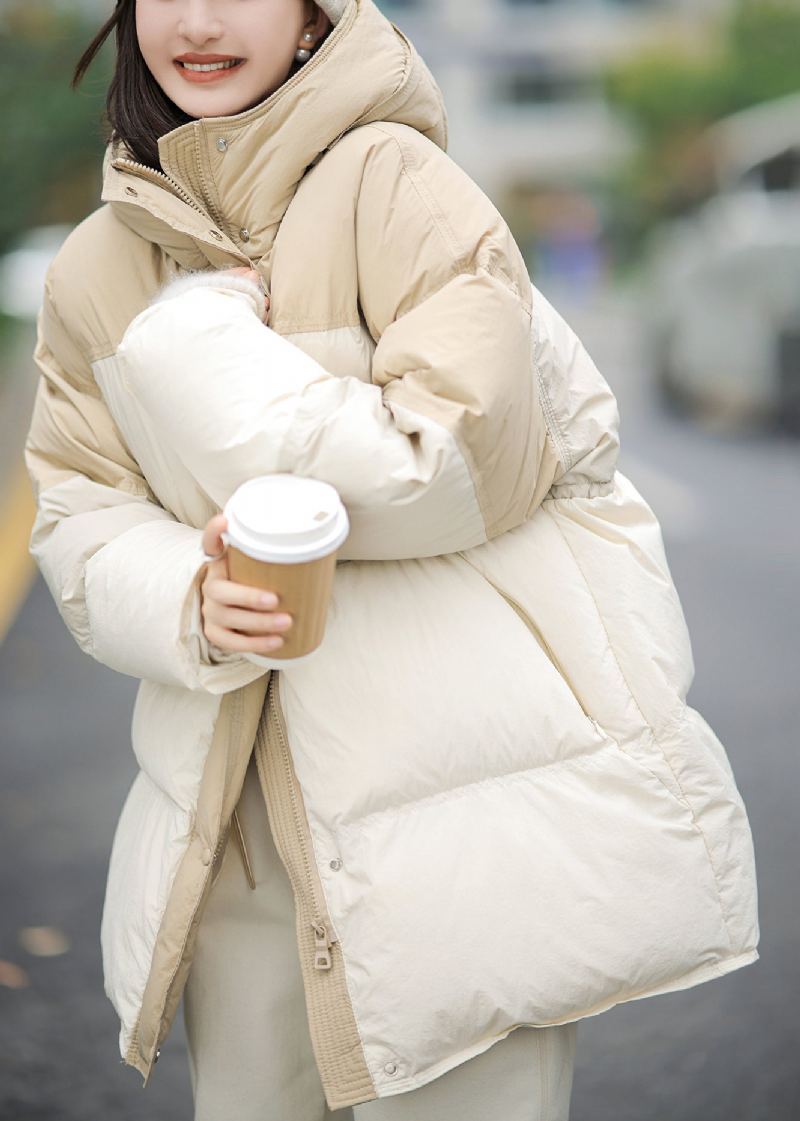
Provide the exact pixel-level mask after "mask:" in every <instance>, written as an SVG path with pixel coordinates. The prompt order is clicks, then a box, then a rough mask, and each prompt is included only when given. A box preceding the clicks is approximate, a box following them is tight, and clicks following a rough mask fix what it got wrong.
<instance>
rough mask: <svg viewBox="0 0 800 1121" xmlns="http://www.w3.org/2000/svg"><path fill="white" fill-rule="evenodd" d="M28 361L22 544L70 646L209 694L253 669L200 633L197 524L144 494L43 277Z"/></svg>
mask: <svg viewBox="0 0 800 1121" xmlns="http://www.w3.org/2000/svg"><path fill="white" fill-rule="evenodd" d="M34 358H35V361H36V364H37V366H38V368H39V370H40V372H41V376H40V378H39V384H38V386H37V393H36V398H35V403H34V407H33V415H32V419H31V423H30V428H29V431H28V434H27V438H26V442H25V452H24V454H25V463H26V467H27V470H28V474H29V476H30V479H31V483H32V486H33V491H34V496H35V499H36V517H35V520H34V525H33V529H32V532H31V537H30V543H29V549H30V552H31V554H32V556H33V557H34V559H35V560H36V563H37V564H38V566H39V569H40V570H41V572H42V575H43V577H44V579H45V582H46V583H47V586H48V588H49V589H50V592H51V594H52V596H53V598H54V600H55V603H56V606H57V607H58V609H59V612H60V614H61V617H62V618H63V620H64V622H65V623H66V625H67V627H68V629H69V631H70V632H71V634H72V635H73V637H74V638H75V641H76V642H77V643H78V645H79V646H80V648H81V649H82V650H83V651H84V652H85V653H87V654H89V655H91V656H92V657H93V658H95V659H96V660H97V661H99V662H102V663H103V664H104V665H106V666H109V667H110V668H111V669H114V670H118V671H119V672H120V673H125V674H130V675H131V676H133V677H137V678H140V679H147V680H150V681H157V682H161V683H163V684H166V685H179V686H184V687H185V688H188V689H194V690H204V691H206V692H209V693H225V692H228V691H230V690H232V689H235V688H238V687H239V686H241V685H245V684H247V683H248V682H249V681H252V680H253V679H255V678H256V677H258V676H259V675H260V674H262V673H264V669H263V667H258V666H256V665H255V664H254V663H252V662H250V661H249V660H247V659H246V658H245V657H244V656H243V655H241V654H238V653H233V652H231V651H225V650H222V649H221V648H217V647H215V646H214V645H213V644H210V643H209V642H208V640H207V639H206V637H205V635H204V633H203V627H202V618H201V613H200V584H201V582H202V578H203V575H204V573H205V565H206V562H205V560H204V554H203V551H202V545H201V537H202V531H201V530H198V529H194V528H192V527H190V526H187V525H184V524H182V523H181V522H179V521H177V520H176V519H175V518H174V517H173V516H172V515H171V514H170V513H168V512H167V511H166V510H165V509H164V508H163V507H162V506H161V505H160V504H159V503H158V502H157V501H155V498H154V495H153V493H152V491H151V490H150V488H149V486H148V484H147V483H146V481H145V479H144V478H143V476H142V474H141V472H140V470H139V468H138V465H137V464H136V462H135V461H134V460H133V459H132V458H131V455H130V453H129V451H128V450H127V448H126V447H125V446H124V444H123V442H122V440H121V437H120V435H119V432H118V430H117V429H116V427H115V425H114V422H113V420H112V418H111V417H110V415H109V413H108V411H107V409H106V407H105V405H104V403H103V401H102V398H101V396H100V394H99V391H98V389H97V386H96V385H95V383H94V381H93V379H92V374H91V368H90V367H89V365H88V364H87V363H86V362H85V360H84V359H83V357H82V356H81V354H80V352H79V349H78V348H77V347H76V346H75V345H74V343H73V342H72V340H71V339H70V337H69V334H68V332H67V331H66V328H65V327H64V324H63V323H61V321H60V320H59V318H58V315H57V314H56V312H55V309H54V306H53V301H52V295H51V290H50V275H48V282H47V285H46V289H45V300H44V305H43V308H42V311H41V312H40V315H39V321H38V332H37V343H36V350H35V353H34Z"/></svg>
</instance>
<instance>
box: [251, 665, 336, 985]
mask: <svg viewBox="0 0 800 1121" xmlns="http://www.w3.org/2000/svg"><path fill="white" fill-rule="evenodd" d="M279 672H280V671H279V670H275V669H273V670H272V672H271V676H270V682H269V685H268V687H267V697H266V702H265V703H266V705H267V720H268V721H269V722H270V723H271V725H272V729H273V732H274V739H273V742H274V743H276V744H277V747H278V754H279V763H280V772H281V775H282V778H283V782H284V791H285V793H286V794H287V795H288V798H289V804H290V806H291V811H292V819H293V824H294V830H293V836H291V837H289V836H284V837H283V840H284V841H287V842H289V844H288V845H287V850H288V849H289V848H294V849H296V850H298V851H299V860H298V859H296V856H295V852H293V851H286V852H285V853H284V855H285V856H286V857H287V859H288V862H289V863H288V867H287V871H288V872H289V874H290V876H291V877H292V878H293V879H294V881H295V883H296V884H297V886H298V888H299V889H300V892H301V899H302V900H303V902H304V903H305V905H306V907H307V909H308V911H310V913H311V919H310V922H311V927H312V929H313V931H314V969H317V970H329V969H331V968H332V965H333V960H332V956H331V947H332V945H333V943H334V942H337V941H338V938H337V937H336V935H335V934H334V933H333V931H332V930H331V922H330V919H329V918H328V916H327V914H326V910H325V906H324V904H323V902H322V899H321V888H320V885H319V883H318V874H317V873H316V865H315V864H314V862H313V857H312V856H311V854H310V852H309V849H308V842H307V839H306V834H305V829H304V825H305V823H306V819H305V814H304V812H303V810H302V808H301V806H300V802H299V794H298V789H297V779H296V777H295V775H294V768H293V765H292V756H291V752H290V750H289V745H288V743H287V740H286V735H285V732H284V728H283V721H282V720H281V718H280V715H279V713H278V711H277V705H278V703H279V702H278V697H277V689H278V685H277V674H278V673H279ZM273 689H274V690H275V693H276V695H275V697H274V698H273V696H272V690H273ZM268 747H269V741H267V745H265V750H268ZM264 786H265V789H268V788H269V784H268V783H266V782H265V783H264Z"/></svg>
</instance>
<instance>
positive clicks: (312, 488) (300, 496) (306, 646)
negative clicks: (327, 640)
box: [222, 474, 350, 669]
mask: <svg viewBox="0 0 800 1121" xmlns="http://www.w3.org/2000/svg"><path fill="white" fill-rule="evenodd" d="M223 513H224V515H225V517H226V518H227V520H228V528H227V530H226V531H225V532H224V533H223V534H222V540H223V541H224V542H225V544H226V546H227V557H228V572H229V574H230V578H231V580H235V581H236V582H237V583H240V584H249V585H251V586H254V587H258V588H266V589H268V590H269V591H271V592H275V593H276V595H277V596H278V606H277V607H276V608H274V610H275V611H287V612H288V613H289V614H290V615H291V616H292V620H293V622H292V625H291V627H290V628H289V630H288V631H281V632H276V633H280V635H281V637H282V638H283V646H281V647H279V648H278V649H277V650H275V651H274V653H272V654H270V655H269V657H266V656H264V655H262V654H253V653H247V654H245V655H244V656H245V657H246V658H248V659H249V660H250V661H251V662H256V663H257V664H258V665H263V666H268V667H270V668H278V669H279V668H281V667H282V666H287V665H295V664H297V663H298V662H302V661H305V660H306V659H307V658H309V657H311V656H312V655H313V653H314V651H315V650H316V649H317V647H318V646H319V645H320V643H321V642H322V639H323V636H324V634H325V621H326V619H327V614H328V604H329V603H330V598H331V589H332V587H333V576H334V572H335V570H336V554H337V551H338V549H339V547H340V545H341V544H342V543H343V542H344V540H345V539H346V537H347V535H348V533H349V532H350V523H349V519H348V517H347V511H346V509H345V507H344V504H343V503H342V500H341V498H340V497H339V493H338V491H337V490H336V488H335V487H333V486H331V485H330V483H323V482H321V481H320V480H319V479H309V478H305V477H303V476H301V475H290V474H274V475H259V476H257V477H256V478H254V479H250V480H248V482H246V483H243V484H242V485H241V486H240V487H239V488H238V490H236V491H235V492H234V493H233V494H232V495H231V497H230V498H229V499H228V501H227V502H226V504H225V508H224V510H223Z"/></svg>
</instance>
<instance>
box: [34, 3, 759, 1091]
mask: <svg viewBox="0 0 800 1121" xmlns="http://www.w3.org/2000/svg"><path fill="white" fill-rule="evenodd" d="M312 62H313V66H312ZM312 62H310V63H309V64H307V65H308V67H309V69H308V71H307V72H303V71H301V72H300V73H299V74H298V75H297V76H296V78H295V79H293V82H291V83H287V85H286V88H285V89H282V90H279V91H277V93H276V94H275V95H273V96H272V97H271V98H270V99H268V100H267V101H266V102H265V103H263V105H261V106H258V107H256V108H255V109H254V110H250V111H248V112H247V113H245V114H241V115H239V116H237V117H232V118H222V119H219V120H217V119H209V120H203V121H199V122H193V123H191V124H189V125H186V126H183V127H182V128H180V129H178V130H175V132H174V133H172V134H169V135H168V136H167V137H165V138H162V141H161V143H160V148H161V154H162V164H163V166H164V167H165V169H166V171H167V176H166V177H159V176H157V175H155V174H153V173H151V172H148V170H147V169H144V168H141V167H137V166H136V165H134V164H132V163H131V161H130V160H129V159H128V158H127V157H126V156H125V153H124V152H123V151H120V150H119V149H116V148H114V147H113V146H112V148H110V150H109V153H108V156H107V160H106V168H105V183H104V199H105V200H106V202H107V205H106V206H104V207H102V208H101V209H100V210H98V211H97V212H96V213H95V214H94V215H92V216H90V217H89V218H88V219H87V220H86V221H85V222H84V223H82V225H81V226H80V227H78V229H77V230H76V231H75V232H74V233H73V234H72V235H71V237H70V238H69V239H68V241H67V243H66V244H65V246H64V248H63V249H62V251H61V252H60V254H59V256H58V258H57V260H56V261H55V262H54V265H53V267H52V269H51V271H50V274H49V277H48V282H47V289H46V293H45V301H44V306H43V310H42V315H41V317H40V323H39V340H38V344H37V351H36V359H37V363H38V365H39V368H40V370H41V373H42V378H41V381H40V385H39V390H38V395H37V399H36V405H35V409H34V416H33V419H32V424H31V430H30V433H29V436H28V441H27V445H26V462H27V464H28V468H29V471H30V474H31V478H32V481H33V484H34V488H35V490H36V494H37V503H38V512H37V518H36V522H35V525H34V530H33V534H32V538H31V550H32V552H33V555H34V556H35V557H36V559H37V562H38V563H39V565H40V567H41V570H42V572H43V574H44V577H45V579H46V580H47V583H48V586H49V587H50V589H51V592H52V594H53V596H54V599H55V601H56V603H57V604H58V606H59V610H60V611H61V613H62V617H63V618H64V621H65V623H66V625H67V626H68V627H69V628H70V630H71V632H72V633H73V635H74V636H75V638H76V641H77V642H78V643H79V644H80V645H81V647H82V649H84V650H85V651H86V652H87V653H88V654H90V655H91V656H93V657H95V658H96V659H98V660H99V661H101V662H103V663H104V664H106V665H108V666H111V667H112V668H114V669H117V670H119V671H120V672H124V673H128V674H131V675H133V676H135V677H137V678H139V679H141V685H140V688H139V692H138V694H137V701H136V707H135V710H134V719H133V728H132V741H133V749H134V751H135V753H136V757H137V760H138V762H139V765H140V768H141V770H140V773H139V775H138V777H137V779H136V780H135V782H134V784H133V787H132V789H131V791H130V793H129V796H128V798H127V800H126V803H125V806H124V807H123V811H122V814H121V817H120V821H119V825H118V827H117V832H116V835H115V838H114V846H113V850H112V854H111V861H110V866H109V878H108V887H107V893H106V903H105V907H104V912H103V924H102V931H101V938H102V945H103V961H104V971H105V979H106V991H107V993H108V995H109V998H110V999H111V1000H112V1002H113V1004H114V1006H115V1008H116V1010H117V1012H118V1014H119V1017H120V1052H121V1054H122V1056H123V1058H125V1059H126V1061H128V1062H129V1063H131V1064H132V1065H134V1066H135V1067H136V1068H137V1069H138V1070H140V1071H141V1072H142V1073H143V1075H144V1076H145V1080H146V1079H147V1078H148V1077H149V1075H150V1073H151V1071H152V1066H153V1063H154V1061H155V1058H156V1057H157V1054H158V1047H159V1046H160V1044H161V1043H162V1042H163V1040H164V1039H165V1037H166V1034H167V1033H168V1031H169V1027H170V1023H171V1019H172V1016H173V1015H174V1012H175V1009H176V1007H177V1002H178V1000H179V997H180V987H181V982H182V980H184V979H185V976H186V971H187V970H188V968H190V965H191V947H192V932H193V931H194V930H195V929H196V924H197V921H198V918H199V916H200V914H201V913H202V902H203V899H204V898H205V893H206V892H207V890H208V888H209V882H210V876H211V874H212V869H213V867H214V865H215V856H216V855H218V853H219V852H220V851H221V845H222V843H224V838H225V835H226V828H227V826H228V824H229V821H230V814H231V810H232V807H233V805H234V804H235V800H236V797H237V794H238V789H239V788H240V785H241V781H242V779H243V776H244V767H245V766H246V763H247V759H248V756H249V753H250V751H251V749H252V745H253V736H254V734H255V727H256V723H257V721H258V710H259V707H260V702H261V699H262V698H263V695H264V687H265V674H264V670H263V667H259V666H256V665H254V664H253V663H251V662H250V661H248V660H247V659H246V658H244V657H242V656H241V655H236V654H230V653H225V652H223V651H220V650H217V649H214V648H213V647H212V646H211V645H210V644H209V643H208V642H207V640H206V638H205V636H204V634H203V628H202V620H201V616H200V594H199V583H200V581H201V579H202V576H203V573H204V561H203V556H202V552H201V548H200V536H201V527H202V526H203V525H204V524H205V521H206V520H207V519H208V517H209V516H210V515H211V514H212V513H215V512H216V511H217V510H218V509H219V508H220V507H221V506H222V505H223V503H224V501H225V500H226V499H227V497H228V496H229V494H230V493H231V492H232V490H233V489H234V488H235V487H236V486H237V485H238V484H239V483H240V482H242V481H244V480H245V479H246V478H248V477H251V476H252V475H254V474H261V473H264V472H269V471H285V470H288V471H293V472H296V473H299V474H307V475H311V476H314V477H318V478H323V479H325V480H326V481H329V482H332V483H333V484H334V485H336V486H337V488H338V489H339V490H340V493H341V494H342V497H343V499H344V501H345V503H346V505H347V507H348V513H349V514H350V520H351V534H350V537H349V538H348V539H347V541H346V542H345V544H344V546H343V548H342V551H341V553H340V561H341V563H339V564H338V565H337V569H336V578H335V581H334V590H333V599H332V603H331V608H330V613H329V620H328V624H327V628H326V634H325V638H324V641H323V644H322V646H321V647H320V648H319V650H318V651H317V653H316V655H315V657H314V658H313V659H310V660H309V661H308V662H307V663H303V664H301V665H297V666H289V667H287V668H286V669H284V670H281V671H280V672H279V673H278V674H276V675H275V681H276V682H277V695H278V699H279V701H280V705H281V709H282V712H283V716H284V718H285V721H286V731H287V737H288V743H289V747H290V750H291V758H292V762H293V766H294V769H295V770H296V774H297V780H298V783H299V788H300V791H301V793H302V803H303V808H304V814H305V822H306V825H307V828H308V829H309V832H310V837H311V838H312V843H313V858H314V867H315V875H316V876H318V878H319V881H320V884H321V888H322V891H323V893H324V900H325V907H326V911H327V914H328V917H329V921H330V924H331V927H332V930H333V931H334V933H335V935H336V938H337V942H336V947H337V948H336V955H337V956H336V962H337V965H338V967H339V968H341V970H342V971H343V975H344V979H345V982H346V983H345V985H344V986H343V987H342V988H340V989H337V992H339V993H341V994H343V995H341V997H340V998H338V999H340V1000H341V1001H342V1002H345V1001H346V1003H347V1013H348V1015H350V1016H351V1017H352V1020H353V1023H354V1025H355V1032H356V1035H355V1040H357V1047H356V1043H355V1041H354V1044H353V1046H354V1048H355V1049H356V1050H357V1052H358V1064H357V1065H358V1071H357V1072H356V1074H353V1076H352V1078H351V1077H350V1075H349V1074H348V1073H347V1071H344V1073H340V1072H337V1073H331V1071H332V1069H333V1068H331V1067H329V1066H328V1065H326V1061H325V1060H326V1057H327V1050H326V1047H327V1044H326V1043H324V1041H323V1044H322V1045H320V1047H319V1049H318V1059H319V1061H320V1067H321V1076H322V1078H323V1085H324V1087H325V1092H326V1097H327V1100H328V1104H329V1106H330V1107H331V1108H339V1107H340V1106H343V1105H347V1104H355V1103H357V1102H359V1101H366V1100H370V1099H371V1098H373V1097H377V1096H386V1095H389V1094H393V1093H400V1092H403V1091H405V1090H410V1089H413V1088H414V1087H416V1086H419V1085H423V1084H425V1083H426V1082H429V1081H430V1080H431V1079H433V1078H435V1077H437V1076H438V1075H439V1074H441V1073H444V1072H445V1071H446V1070H448V1069H451V1068H452V1067H453V1066H455V1065H457V1064H458V1063H460V1062H463V1061H465V1060H466V1059H468V1058H469V1057H471V1056H472V1055H474V1054H477V1053H479V1052H480V1051H481V1050H485V1049H486V1047H488V1046H491V1044H492V1043H493V1042H496V1041H497V1040H498V1039H500V1038H502V1037H503V1035H505V1034H507V1033H508V1031H510V1030H513V1028H514V1026H516V1025H517V1024H521V1023H533V1024H544V1023H552V1022H563V1021H564V1020H569V1019H576V1018H579V1017H581V1016H587V1015H593V1014H596V1013H597V1012H601V1011H603V1010H604V1009H606V1008H609V1007H612V1006H613V1005H614V1004H616V1003H619V1002H621V1001H625V1000H632V999H637V998H640V997H643V996H648V995H654V994H656V993H659V992H666V991H671V990H674V989H678V988H685V987H688V986H690V985H693V984H697V983H699V982H701V981H705V980H708V979H710V978H711V977H715V976H720V975H722V974H723V973H726V972H729V971H731V970H733V969H736V968H739V967H741V966H742V965H746V964H748V963H749V962H752V961H754V960H756V959H757V957H758V952H757V949H756V945H757V942H758V918H757V909H756V881H755V865H754V858H753V850H752V838H751V835H750V830H749V825H748V821H747V815H746V812H745V809H744V805H743V803H742V800H741V797H740V795H739V792H738V790H737V788H736V784H735V781H734V777H733V774H732V771H731V768H730V765H729V763H728V760H727V756H726V753H725V751H724V748H723V747H722V745H721V744H720V743H719V740H718V739H717V738H716V736H715V735H714V733H713V731H712V730H711V729H710V728H709V727H708V725H707V724H706V722H705V721H704V720H703V718H702V716H701V715H700V714H699V713H698V712H696V711H695V710H694V709H693V708H692V707H691V706H689V705H688V703H687V691H688V689H689V687H690V684H691V681H692V678H693V674H694V665H693V661H692V652H691V644H690V641H689V635H688V633H687V629H686V623H685V619H684V617H683V613H682V610H681V605H680V602H679V598H678V595H677V592H676V589H675V587H674V584H673V581H672V579H671V575H670V572H669V567H668V564H667V560H666V556H665V552H664V547H663V541H662V537H661V531H660V527H659V524H658V521H657V519H656V517H655V515H654V513H653V511H652V510H651V508H650V507H649V505H648V504H647V502H646V501H645V499H644V498H643V496H642V495H641V494H640V493H639V492H638V491H637V489H636V488H635V487H634V486H633V484H632V483H631V481H630V480H629V479H627V478H626V477H625V476H624V475H623V474H622V472H620V471H619V470H618V469H617V467H616V456H617V451H618V447H619V441H618V422H619V416H618V411H617V407H616V401H615V399H614V395H613V392H612V391H611V389H610V387H609V385H608V384H607V382H606V381H605V379H604V378H603V377H602V376H601V375H600V373H599V372H598V371H597V369H596V367H595V365H594V363H593V362H592V360H591V358H590V357H589V355H588V354H587V353H586V351H585V349H584V348H583V347H582V346H581V344H580V342H579V340H578V339H577V338H576V337H575V335H574V333H573V332H572V331H571V330H570V328H569V327H568V325H567V324H566V323H565V322H564V320H563V319H562V318H561V317H560V316H559V315H558V313H557V312H556V311H555V309H553V308H552V307H551V306H550V304H549V303H548V302H547V301H546V300H545V299H544V297H543V296H542V294H541V293H540V292H538V291H537V290H536V288H535V287H533V286H532V285H531V283H530V279H529V277H528V275H527V272H526V270H525V266H524V261H523V259H522V256H521V254H520V252H519V249H518V247H517V246H516V244H515V243H514V241H513V238H512V237H511V235H510V232H509V231H508V228H507V226H506V225H505V223H504V221H503V220H502V218H501V216H500V215H499V214H498V212H497V211H496V209H495V208H494V207H493V206H492V204H491V203H490V201H489V200H488V199H487V198H486V196H485V195H483V193H482V192H481V191H480V190H479V189H478V188H477V186H476V185H475V184H474V183H472V181H471V180H470V179H469V178H468V177H467V176H466V175H465V174H464V173H463V171H461V170H460V169H459V168H458V167H457V166H456V165H455V164H454V163H453V161H452V160H450V158H449V157H448V156H447V155H446V152H445V150H444V148H445V144H446V127H445V121H444V116H443V108H442V105H441V99H440V95H439V94H438V90H437V88H436V86H435V83H434V82H433V81H432V79H431V77H430V75H429V73H428V71H427V69H426V68H425V67H424V64H422V62H421V60H420V59H419V56H418V55H416V52H414V51H413V48H411V46H410V44H409V43H408V41H407V40H406V39H405V38H404V37H403V36H402V35H401V34H400V33H399V31H398V29H396V28H394V27H393V25H391V24H389V23H388V21H386V20H385V18H384V17H383V16H381V15H380V13H379V12H378V11H377V9H376V8H375V6H374V5H373V4H372V3H371V2H370V0H350V3H349V4H348V5H347V7H346V8H345V13H344V15H343V18H342V20H341V22H340V23H339V24H338V25H337V27H336V29H335V31H334V32H333V33H332V35H331V36H330V37H329V39H328V40H326V43H325V44H324V45H323V48H322V49H321V50H320V52H319V54H318V55H317V56H315V57H314V59H313V60H312ZM300 104H302V105H303V110H304V113H305V114H306V117H305V118H304V119H305V120H306V121H308V122H314V128H310V127H309V128H306V129H298V128H297V127H296V120H297V117H296V113H297V111H298V106H299V105H300ZM223 138H224V140H225V144H224V145H219V144H218V143H217V142H218V141H219V140H220V139H223ZM245 227H246V230H247V239H246V240H245V239H243V237H242V231H243V230H244V229H245ZM87 263H88V266H89V267H88V268H87ZM240 264H251V265H253V266H255V267H256V268H257V269H258V271H259V273H260V275H261V278H262V281H263V283H264V286H265V287H266V288H267V289H268V290H269V292H270V316H269V321H268V324H267V325H265V324H264V323H263V322H262V321H261V317H260V305H259V295H258V291H257V290H256V289H255V288H249V287H248V286H247V285H246V284H244V285H242V284H233V285H232V284H230V282H222V281H220V280H219V278H215V277H214V276H213V275H208V274H209V272H210V271H211V270H219V269H224V268H229V267H231V266H233V265H240ZM331 861H333V862H334V866H335V868H336V870H335V871H334V870H333V869H332V867H331ZM339 862H340V863H339ZM314 1007H315V1005H314V1003H313V1001H312V1002H310V1005H309V1008H310V1013H309V1014H310V1018H311V1019H312V1021H313V1019H314V1011H313V1009H314ZM314 1027H315V1025H314V1023H312V1028H314ZM316 1038H317V1036H316V1035H315V1039H316ZM330 1046H331V1048H333V1047H334V1046H335V1041H331V1043H330Z"/></svg>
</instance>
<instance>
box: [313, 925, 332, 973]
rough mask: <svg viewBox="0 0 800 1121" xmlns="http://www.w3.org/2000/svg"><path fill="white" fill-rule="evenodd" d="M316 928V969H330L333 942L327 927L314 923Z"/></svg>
mask: <svg viewBox="0 0 800 1121" xmlns="http://www.w3.org/2000/svg"><path fill="white" fill-rule="evenodd" d="M311 925H312V927H313V928H314V943H315V947H316V949H315V952H314V968H315V969H330V968H331V941H330V939H329V938H328V932H327V930H326V929H325V926H324V925H323V924H322V923H320V924H319V925H317V923H315V922H312V924H311Z"/></svg>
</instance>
